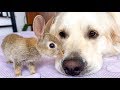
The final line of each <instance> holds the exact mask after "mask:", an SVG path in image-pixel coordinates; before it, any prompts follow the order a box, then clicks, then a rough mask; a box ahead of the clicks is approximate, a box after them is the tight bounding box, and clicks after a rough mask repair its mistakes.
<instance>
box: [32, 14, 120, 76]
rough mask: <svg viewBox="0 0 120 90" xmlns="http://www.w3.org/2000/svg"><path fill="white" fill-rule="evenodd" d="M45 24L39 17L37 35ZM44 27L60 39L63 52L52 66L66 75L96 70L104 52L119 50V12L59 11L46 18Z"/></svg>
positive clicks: (116, 52)
mask: <svg viewBox="0 0 120 90" xmlns="http://www.w3.org/2000/svg"><path fill="white" fill-rule="evenodd" d="M44 24H45V21H44V19H43V18H39V25H40V27H38V28H40V29H39V30H37V31H35V30H34V32H35V34H36V35H37V36H39V35H40V33H39V32H40V31H41V30H43V29H42V26H44ZM45 30H46V31H49V33H51V34H53V35H55V36H56V37H57V38H58V39H59V40H60V41H61V42H62V45H63V48H64V56H63V58H62V59H59V60H55V68H56V70H57V71H59V72H60V73H62V74H65V75H70V76H76V75H79V76H81V75H88V74H92V73H96V72H97V71H99V70H100V69H101V67H102V64H103V59H102V58H103V56H105V55H110V56H111V55H117V54H119V53H120V13H119V12H61V13H59V14H57V15H56V16H55V17H53V18H51V19H50V20H49V21H48V23H47V24H46V29H45Z"/></svg>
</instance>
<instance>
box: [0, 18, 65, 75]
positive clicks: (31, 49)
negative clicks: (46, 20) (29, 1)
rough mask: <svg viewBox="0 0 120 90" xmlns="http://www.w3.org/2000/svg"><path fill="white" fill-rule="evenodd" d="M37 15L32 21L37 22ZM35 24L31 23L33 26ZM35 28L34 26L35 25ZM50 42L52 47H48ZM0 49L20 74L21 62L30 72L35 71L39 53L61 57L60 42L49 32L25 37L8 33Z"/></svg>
mask: <svg viewBox="0 0 120 90" xmlns="http://www.w3.org/2000/svg"><path fill="white" fill-rule="evenodd" d="M39 17H40V16H37V17H36V18H35V20H34V22H35V23H36V22H37V23H39V22H38V20H37V19H38V18H39ZM34 26H36V24H35V25H34V24H33V27H34ZM35 29H36V27H35ZM50 44H54V46H55V47H54V48H50ZM1 47H2V50H3V53H4V55H5V56H6V59H7V62H8V63H9V62H11V63H13V66H14V69H15V75H16V76H20V75H21V69H22V66H23V64H25V65H27V67H28V68H29V70H30V73H31V74H34V73H35V72H36V70H35V64H36V62H37V61H39V59H40V58H41V55H43V54H45V55H47V56H52V57H54V56H55V57H57V58H60V57H62V54H63V53H62V45H61V42H60V41H59V40H58V39H57V38H56V37H55V36H53V35H51V34H49V33H42V34H41V36H40V37H37V38H35V37H31V38H25V37H22V36H20V35H17V34H10V35H8V36H6V37H5V38H4V39H3V42H2V45H1Z"/></svg>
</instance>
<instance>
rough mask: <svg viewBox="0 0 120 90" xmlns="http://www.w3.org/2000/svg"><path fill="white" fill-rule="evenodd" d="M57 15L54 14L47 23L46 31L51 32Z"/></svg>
mask: <svg viewBox="0 0 120 90" xmlns="http://www.w3.org/2000/svg"><path fill="white" fill-rule="evenodd" d="M54 20H55V16H53V17H52V18H51V19H50V20H48V22H47V23H46V25H45V33H49V31H50V27H51V25H52V24H53V23H54Z"/></svg>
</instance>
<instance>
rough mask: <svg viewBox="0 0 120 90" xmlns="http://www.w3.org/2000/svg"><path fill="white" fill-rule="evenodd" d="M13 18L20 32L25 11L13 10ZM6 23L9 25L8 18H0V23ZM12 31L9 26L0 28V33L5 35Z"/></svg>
mask: <svg viewBox="0 0 120 90" xmlns="http://www.w3.org/2000/svg"><path fill="white" fill-rule="evenodd" d="M15 18H16V25H17V29H18V32H21V30H22V28H23V26H24V24H25V23H26V15H25V12H15ZM6 24H10V25H11V20H10V19H9V18H0V25H6ZM29 30H30V28H29ZM12 32H13V31H12V28H11V27H8V28H0V35H6V34H9V33H12Z"/></svg>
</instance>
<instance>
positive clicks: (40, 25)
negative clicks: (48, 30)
mask: <svg viewBox="0 0 120 90" xmlns="http://www.w3.org/2000/svg"><path fill="white" fill-rule="evenodd" d="M44 27H45V19H44V18H43V17H42V16H41V15H37V16H36V17H35V18H34V21H33V31H34V32H35V35H36V36H37V37H38V38H42V37H43V36H44Z"/></svg>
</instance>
